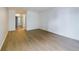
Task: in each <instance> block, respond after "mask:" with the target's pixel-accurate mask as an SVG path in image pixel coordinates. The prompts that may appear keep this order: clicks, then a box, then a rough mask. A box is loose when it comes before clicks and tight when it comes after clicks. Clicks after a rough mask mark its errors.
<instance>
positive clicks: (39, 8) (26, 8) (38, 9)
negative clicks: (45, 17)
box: [9, 7, 51, 12]
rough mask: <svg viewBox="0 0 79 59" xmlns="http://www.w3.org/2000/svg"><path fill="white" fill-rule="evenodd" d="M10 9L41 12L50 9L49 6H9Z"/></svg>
mask: <svg viewBox="0 0 79 59" xmlns="http://www.w3.org/2000/svg"><path fill="white" fill-rule="evenodd" d="M9 8H10V9H16V10H22V9H23V10H31V11H36V12H42V11H46V10H49V9H51V7H9Z"/></svg>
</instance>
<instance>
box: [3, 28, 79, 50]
mask: <svg viewBox="0 0 79 59" xmlns="http://www.w3.org/2000/svg"><path fill="white" fill-rule="evenodd" d="M73 50H76V51H77V50H79V41H77V40H73V39H69V38H66V37H63V36H60V35H56V34H54V33H50V32H47V31H44V30H40V29H37V30H31V31H28V32H27V31H25V30H21V31H14V32H9V33H8V36H7V38H6V41H5V43H4V45H3V47H2V51H73Z"/></svg>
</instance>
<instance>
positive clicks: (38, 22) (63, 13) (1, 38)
mask: <svg viewBox="0 0 79 59" xmlns="http://www.w3.org/2000/svg"><path fill="white" fill-rule="evenodd" d="M0 51H79V8H78V7H0Z"/></svg>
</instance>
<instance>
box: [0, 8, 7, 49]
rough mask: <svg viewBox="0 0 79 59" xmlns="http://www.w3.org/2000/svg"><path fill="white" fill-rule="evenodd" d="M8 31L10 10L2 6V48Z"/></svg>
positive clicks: (0, 14)
mask: <svg viewBox="0 0 79 59" xmlns="http://www.w3.org/2000/svg"><path fill="white" fill-rule="evenodd" d="M7 33H8V11H7V8H2V7H0V49H1V47H2V45H3V42H4V40H5V38H6V36H7Z"/></svg>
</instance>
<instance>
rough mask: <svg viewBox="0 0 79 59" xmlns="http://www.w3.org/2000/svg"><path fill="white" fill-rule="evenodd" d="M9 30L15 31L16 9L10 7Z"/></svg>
mask: <svg viewBox="0 0 79 59" xmlns="http://www.w3.org/2000/svg"><path fill="white" fill-rule="evenodd" d="M8 11H9V24H8V26H9V31H14V30H15V15H16V13H15V10H12V9H9V10H8Z"/></svg>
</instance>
